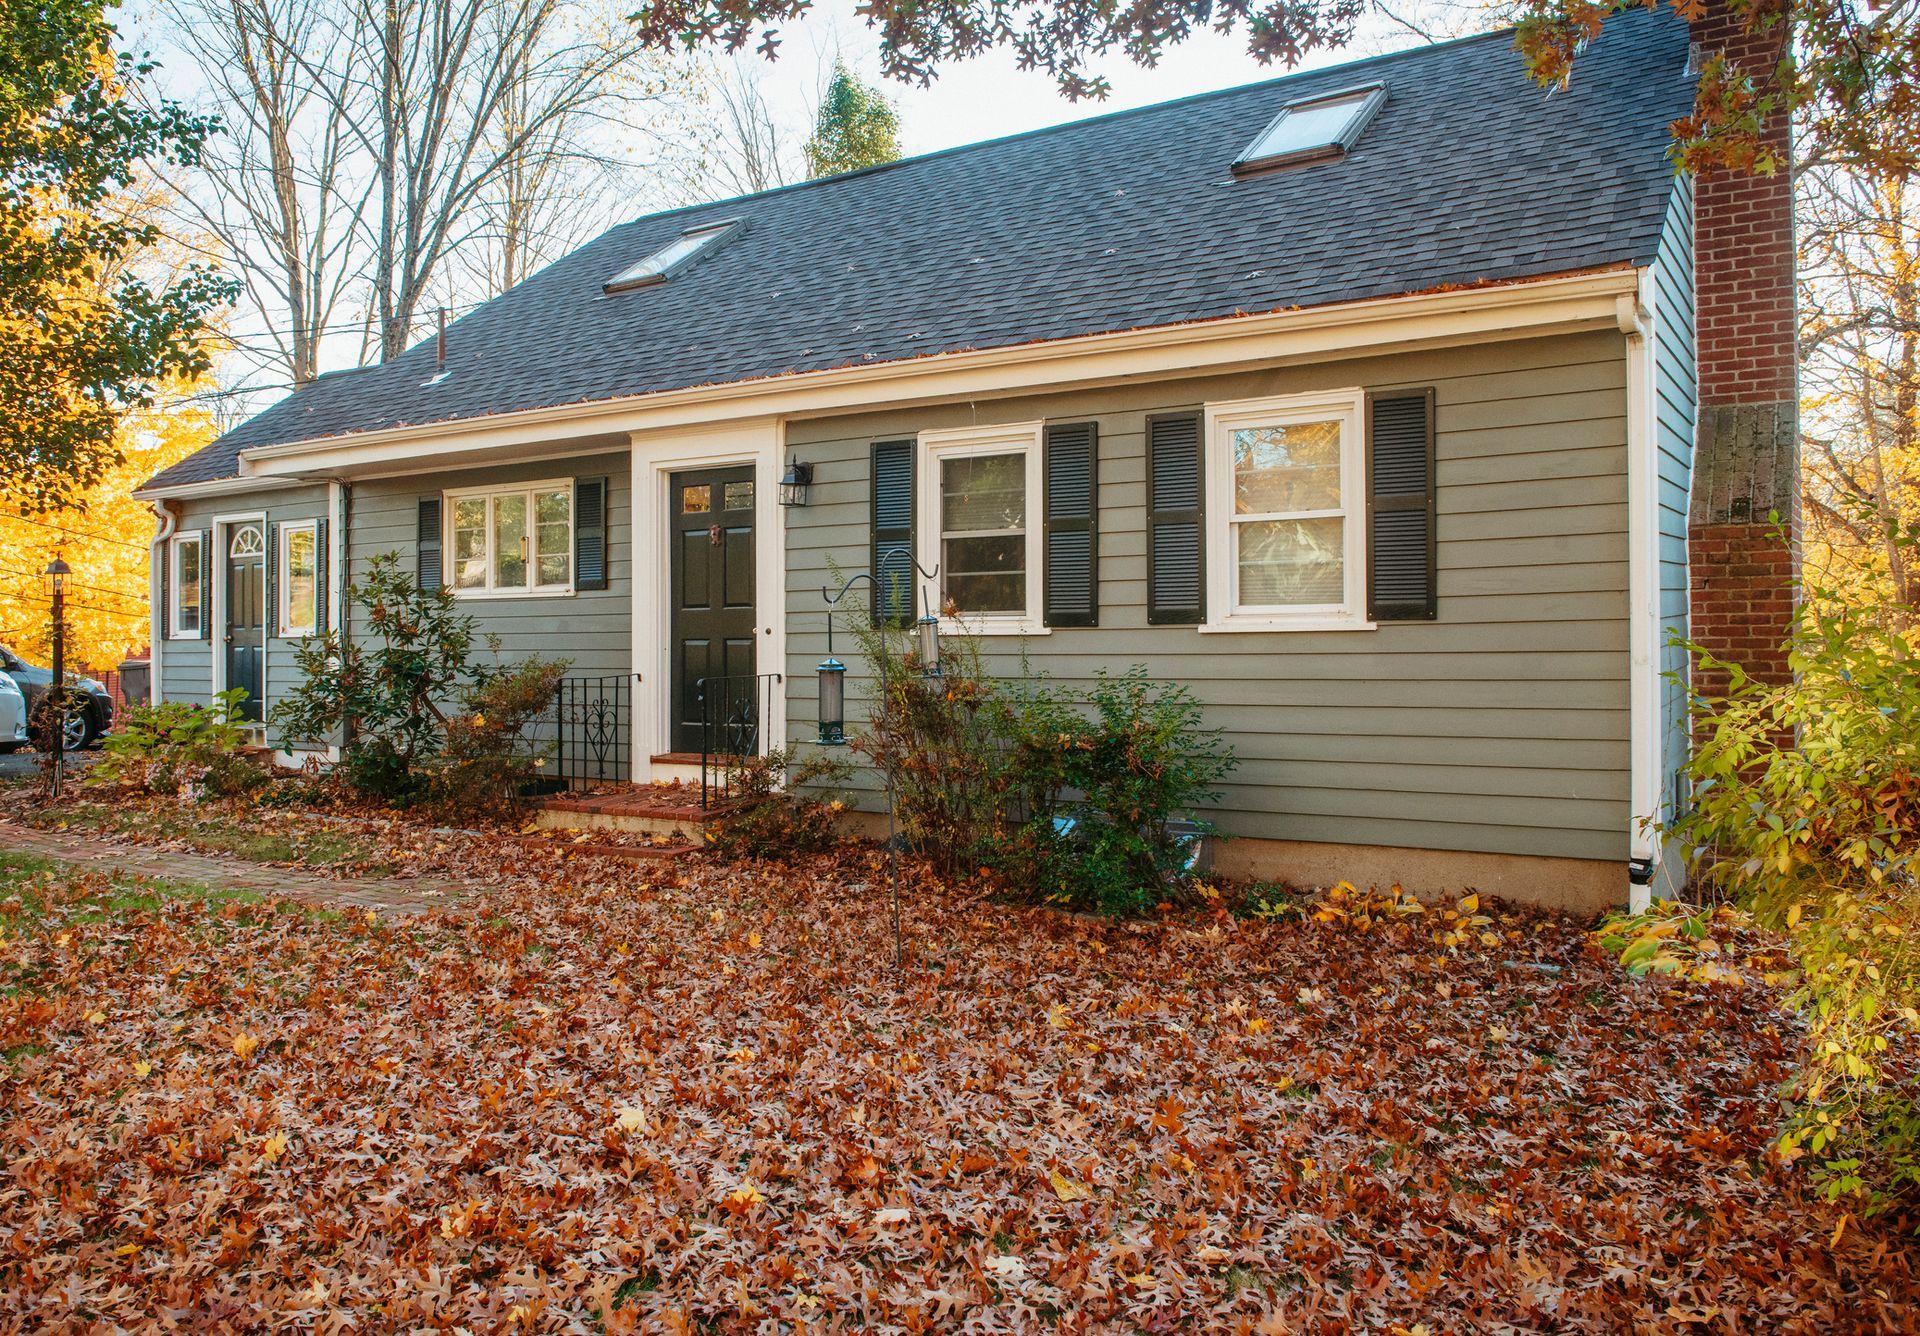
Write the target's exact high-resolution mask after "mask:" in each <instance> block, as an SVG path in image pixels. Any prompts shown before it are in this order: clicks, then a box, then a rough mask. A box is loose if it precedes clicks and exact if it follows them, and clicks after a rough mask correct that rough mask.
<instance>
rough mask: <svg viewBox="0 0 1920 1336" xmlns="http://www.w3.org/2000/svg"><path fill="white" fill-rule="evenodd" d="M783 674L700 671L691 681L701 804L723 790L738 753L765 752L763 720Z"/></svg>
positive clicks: (724, 792)
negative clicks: (705, 673)
mask: <svg viewBox="0 0 1920 1336" xmlns="http://www.w3.org/2000/svg"><path fill="white" fill-rule="evenodd" d="M784 680H785V679H784V678H782V677H781V676H780V674H779V673H761V674H760V675H759V676H757V677H703V678H701V679H700V680H699V681H698V682H696V683H695V684H694V689H695V690H696V691H697V692H698V693H699V696H700V805H701V806H702V807H711V806H712V805H713V804H714V802H716V801H717V800H719V799H721V798H724V797H726V796H727V793H728V791H729V790H730V788H731V786H732V778H733V771H734V769H735V767H736V766H737V764H738V762H739V760H740V758H741V757H744V756H763V755H765V754H766V751H767V736H766V728H765V724H766V721H767V720H768V719H771V718H772V717H773V703H774V693H775V692H777V691H778V690H779V689H780V684H781V682H783V681H784Z"/></svg>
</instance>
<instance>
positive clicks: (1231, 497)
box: [1204, 389, 1370, 631]
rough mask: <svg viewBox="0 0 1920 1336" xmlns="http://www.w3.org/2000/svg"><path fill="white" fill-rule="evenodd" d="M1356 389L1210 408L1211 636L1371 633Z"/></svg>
mask: <svg viewBox="0 0 1920 1336" xmlns="http://www.w3.org/2000/svg"><path fill="white" fill-rule="evenodd" d="M1365 403H1366V398H1365V395H1364V393H1363V392H1362V391H1360V390H1357V389H1355V390H1338V391H1334V392H1331V393H1325V394H1303V395H1287V396H1285V397H1280V398H1273V399H1252V400H1242V401H1238V402H1234V403H1221V404H1209V405H1208V406H1207V607H1208V609H1209V615H1208V619H1207V625H1206V627H1205V628H1204V629H1207V630H1214V631H1232V630H1260V631H1283V630H1303V631H1304V630H1350V629H1368V628H1369V627H1370V623H1368V621H1367V619H1366V558H1367V543H1366V477H1365V445H1364V429H1363V423H1364V421H1365V416H1364V408H1365Z"/></svg>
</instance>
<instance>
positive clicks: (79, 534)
mask: <svg viewBox="0 0 1920 1336" xmlns="http://www.w3.org/2000/svg"><path fill="white" fill-rule="evenodd" d="M0 519H8V520H18V521H20V523H22V524H37V525H39V526H40V527H41V528H43V529H54V530H57V531H59V532H60V533H64V534H71V535H73V536H74V537H75V538H91V539H94V540H95V541H97V542H102V543H118V544H119V545H120V546H121V547H136V548H144V547H146V546H147V545H146V544H145V543H134V542H129V541H128V540H126V539H125V538H109V537H107V535H105V534H103V533H88V532H87V531H86V530H84V529H69V528H68V527H67V526H66V525H64V524H55V523H53V522H52V521H51V520H40V519H35V518H34V517H33V516H31V515H0Z"/></svg>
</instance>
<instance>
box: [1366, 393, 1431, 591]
mask: <svg viewBox="0 0 1920 1336" xmlns="http://www.w3.org/2000/svg"><path fill="white" fill-rule="evenodd" d="M1433 457H1434V456H1433V391H1432V390H1392V391H1385V392H1382V393H1379V394H1369V395H1368V396H1367V616H1368V617H1370V618H1372V619H1373V620H1375V621H1381V622H1409V621H1431V620H1433V619H1434V618H1435V617H1436V616H1438V615H1439V591H1438V588H1437V581H1436V578H1435V574H1434V568H1435V564H1436V563H1435V541H1436V534H1435V524H1434V462H1433Z"/></svg>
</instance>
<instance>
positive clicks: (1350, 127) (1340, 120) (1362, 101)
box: [1233, 84, 1387, 176]
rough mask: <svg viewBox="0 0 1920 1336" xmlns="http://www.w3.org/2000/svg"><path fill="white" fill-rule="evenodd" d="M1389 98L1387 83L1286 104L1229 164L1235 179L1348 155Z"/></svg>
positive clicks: (1343, 90)
mask: <svg viewBox="0 0 1920 1336" xmlns="http://www.w3.org/2000/svg"><path fill="white" fill-rule="evenodd" d="M1386 100H1387V88H1386V85H1385V84H1370V85H1368V86H1367V87H1364V88H1347V89H1342V90H1341V91H1340V92H1337V93H1326V94H1323V95H1321V96H1319V97H1311V98H1304V99H1302V100H1301V101H1298V102H1289V103H1288V104H1287V105H1286V106H1284V107H1282V108H1281V109H1280V114H1279V115H1278V116H1276V117H1274V119H1273V123H1272V124H1271V125H1269V126H1267V128H1266V129H1264V130H1262V131H1261V132H1260V134H1259V135H1258V137H1256V138H1255V139H1254V141H1253V142H1252V143H1251V144H1249V145H1247V148H1246V151H1245V152H1244V153H1242V154H1241V155H1240V158H1239V160H1238V161H1237V162H1235V163H1234V164H1233V172H1234V175H1235V176H1246V175H1249V174H1250V173H1253V172H1264V171H1267V170H1268V169H1270V168H1274V167H1286V166H1290V165H1292V164H1294V163H1301V162H1318V161H1320V160H1321V159H1323V158H1337V157H1340V156H1341V155H1343V154H1345V153H1347V152H1348V151H1350V150H1351V149H1352V148H1353V146H1354V144H1355V143H1356V142H1357V141H1358V140H1359V138H1360V134H1361V132H1362V131H1364V130H1365V129H1366V128H1367V123H1368V122H1369V121H1371V120H1372V119H1373V118H1374V115H1375V113H1377V112H1378V111H1379V110H1380V104H1381V103H1383V102H1385V101H1386Z"/></svg>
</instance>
